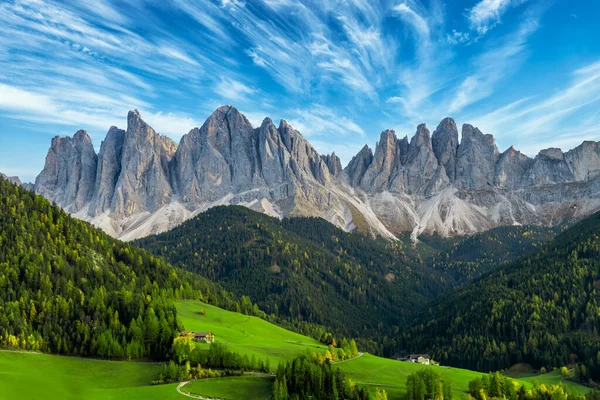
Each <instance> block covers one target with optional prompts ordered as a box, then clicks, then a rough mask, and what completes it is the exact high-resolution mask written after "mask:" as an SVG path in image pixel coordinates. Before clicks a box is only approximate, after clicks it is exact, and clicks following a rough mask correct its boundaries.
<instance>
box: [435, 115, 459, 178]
mask: <svg viewBox="0 0 600 400" xmlns="http://www.w3.org/2000/svg"><path fill="white" fill-rule="evenodd" d="M431 139H432V144H433V153H434V154H435V156H436V157H437V160H438V164H439V166H440V167H444V170H445V172H446V176H447V177H448V179H449V180H450V182H454V181H455V179H456V151H457V150H458V130H457V129H456V122H454V120H453V119H452V118H444V119H443V120H442V122H440V124H439V125H438V127H437V128H436V129H435V131H433V135H432V137H431Z"/></svg>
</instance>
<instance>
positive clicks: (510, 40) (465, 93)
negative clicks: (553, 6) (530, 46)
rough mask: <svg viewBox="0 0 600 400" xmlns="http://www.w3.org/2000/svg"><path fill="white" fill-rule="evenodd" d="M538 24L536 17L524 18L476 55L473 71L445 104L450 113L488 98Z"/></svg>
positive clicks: (518, 60)
mask: <svg viewBox="0 0 600 400" xmlns="http://www.w3.org/2000/svg"><path fill="white" fill-rule="evenodd" d="M538 27H539V23H538V21H537V20H536V19H533V18H532V19H527V20H525V21H524V22H523V23H522V24H521V25H520V26H519V28H518V29H517V30H516V31H515V32H513V33H511V34H509V35H507V36H505V37H504V38H503V40H502V41H501V42H500V43H499V44H498V45H497V46H495V47H492V48H491V49H489V50H487V51H485V52H483V53H481V54H479V55H478V56H476V58H475V59H474V61H473V72H472V73H471V74H470V75H469V76H467V77H466V78H465V79H464V80H463V81H462V83H461V84H460V86H459V87H458V90H457V91H456V94H455V95H454V97H453V99H452V101H451V102H450V105H449V107H448V110H449V112H450V113H454V112H458V111H461V110H462V109H463V108H465V107H467V106H468V105H470V104H473V103H476V102H478V101H479V100H482V99H484V98H486V97H489V96H490V95H491V94H492V93H493V91H494V88H495V85H496V84H497V83H498V82H499V81H500V80H501V79H503V78H504V77H506V76H507V75H509V74H511V73H513V72H514V71H515V70H516V69H517V68H518V67H519V66H520V65H521V63H522V61H523V58H524V54H523V53H524V51H525V49H526V45H527V39H528V38H529V36H530V35H531V34H532V33H534V32H535V31H536V30H537V29H538Z"/></svg>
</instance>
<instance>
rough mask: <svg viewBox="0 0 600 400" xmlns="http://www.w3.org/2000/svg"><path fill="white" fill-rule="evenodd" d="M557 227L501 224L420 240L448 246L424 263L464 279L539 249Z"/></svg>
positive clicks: (552, 236)
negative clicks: (457, 235)
mask: <svg viewBox="0 0 600 400" xmlns="http://www.w3.org/2000/svg"><path fill="white" fill-rule="evenodd" d="M559 231H560V228H557V227H554V228H548V227H543V226H531V225H530V226H502V227H498V228H494V229H492V230H489V231H486V232H481V233H477V234H475V235H473V236H467V237H463V238H456V239H454V240H452V239H445V240H443V241H440V240H438V241H434V240H432V239H429V238H423V240H426V241H428V242H434V243H439V244H440V245H442V246H443V245H444V244H446V243H448V244H449V246H447V248H446V249H443V250H442V251H441V252H440V253H439V254H437V255H435V256H433V257H432V258H431V260H429V262H428V264H429V265H431V266H432V267H433V268H436V269H440V270H442V271H446V272H447V273H449V274H450V275H452V276H453V277H454V278H455V279H457V280H458V281H460V282H467V281H470V280H472V279H474V278H477V277H479V276H481V275H483V274H485V273H486V272H490V271H492V270H494V269H497V268H499V267H500V266H502V265H503V264H505V263H508V262H510V261H514V260H515V259H516V258H519V257H521V256H523V255H526V254H529V253H533V252H535V251H538V250H540V249H541V248H542V246H543V245H544V244H545V243H546V242H548V241H549V240H551V239H553V238H554V237H555V236H556V234H557V232H559ZM444 242H446V243H444ZM450 242H452V243H451V244H450Z"/></svg>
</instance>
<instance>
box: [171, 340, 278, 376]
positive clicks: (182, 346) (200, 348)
mask: <svg viewBox="0 0 600 400" xmlns="http://www.w3.org/2000/svg"><path fill="white" fill-rule="evenodd" d="M173 357H174V359H175V360H176V361H177V362H178V364H185V363H186V362H191V363H192V364H200V365H202V366H205V367H210V368H221V369H230V370H238V371H257V372H267V373H268V372H270V371H271V365H270V362H269V359H268V358H267V359H266V361H264V360H261V359H257V358H256V356H254V355H253V356H252V357H248V355H247V354H244V355H241V354H239V353H236V352H233V351H230V350H229V349H228V348H227V346H226V345H224V344H222V343H211V344H210V347H209V348H208V350H206V346H205V345H196V342H194V341H193V340H192V338H191V337H190V336H180V337H176V338H175V339H174V340H173Z"/></svg>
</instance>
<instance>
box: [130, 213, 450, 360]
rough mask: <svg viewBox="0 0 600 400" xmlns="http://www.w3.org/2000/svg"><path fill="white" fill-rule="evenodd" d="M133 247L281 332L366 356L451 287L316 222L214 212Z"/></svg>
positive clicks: (409, 262)
mask: <svg viewBox="0 0 600 400" xmlns="http://www.w3.org/2000/svg"><path fill="white" fill-rule="evenodd" d="M135 243H136V244H137V245H139V246H141V247H143V248H145V249H147V250H149V251H151V252H152V253H154V254H156V255H160V256H164V257H166V258H167V259H168V260H170V261H171V263H173V265H175V266H179V267H181V268H183V269H187V270H190V271H195V272H199V273H200V274H202V275H203V276H206V277H208V278H209V279H211V280H214V281H216V282H219V283H221V284H222V285H223V286H224V287H225V288H226V289H228V290H231V291H233V292H234V293H235V294H237V295H239V296H243V295H248V296H250V298H252V299H253V300H255V301H256V302H257V303H258V306H259V308H260V309H262V310H264V311H265V312H267V314H274V315H277V316H279V317H283V318H285V319H286V320H288V321H289V323H288V324H287V325H286V324H281V323H280V324H281V325H284V326H286V327H288V328H289V327H291V328H294V327H296V328H300V329H303V331H302V333H304V334H309V335H311V336H313V337H315V338H317V339H319V340H325V339H326V336H327V334H328V332H327V331H330V332H333V334H334V336H338V337H339V336H351V337H355V338H365V339H377V343H375V342H373V341H371V342H369V341H368V340H361V341H360V342H359V343H360V345H361V347H362V348H365V349H368V350H369V351H371V352H375V353H382V352H384V351H385V349H384V346H383V345H382V343H383V341H382V340H380V339H381V338H382V337H384V336H388V337H393V336H395V335H396V334H397V333H398V332H399V327H400V326H402V325H403V323H404V322H405V321H406V318H407V316H409V315H410V314H412V313H413V312H414V310H416V309H417V308H418V307H419V306H421V305H423V304H424V303H426V302H427V301H428V300H429V299H431V298H433V296H435V295H437V294H439V293H441V292H443V291H444V290H445V289H446V288H447V287H448V285H451V284H452V282H451V280H450V281H449V280H448V279H447V274H446V273H443V272H439V271H436V270H434V269H432V268H428V267H427V266H426V265H424V264H423V263H422V262H418V261H415V260H414V259H413V258H412V257H408V256H407V255H405V254H404V252H403V251H399V250H398V247H397V245H392V244H390V243H388V242H387V241H384V240H372V239H370V238H367V237H365V236H363V235H361V234H349V233H346V232H344V231H342V230H340V229H338V228H336V227H335V226H333V225H332V224H330V223H328V222H326V221H325V220H323V219H320V218H290V219H283V220H281V221H280V220H278V219H276V218H271V217H269V216H266V215H264V214H260V213H256V212H254V211H251V210H249V209H247V208H245V207H237V206H229V207H214V208H212V209H210V210H208V211H207V212H205V213H202V214H200V215H199V216H197V217H196V218H194V219H192V220H189V221H186V222H185V223H183V224H182V225H180V226H178V227H177V228H175V229H173V230H171V231H169V232H165V233H162V234H160V235H156V236H151V237H147V238H143V239H140V240H138V241H137V242H135ZM240 311H242V312H244V310H243V309H242V310H240ZM305 323H308V325H306V324H305ZM315 324H316V325H327V327H328V329H327V330H321V329H319V328H318V327H316V326H315ZM296 330H298V329H296ZM319 331H320V332H319ZM330 336H331V335H330ZM392 351H393V349H390V353H391V352H392Z"/></svg>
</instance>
